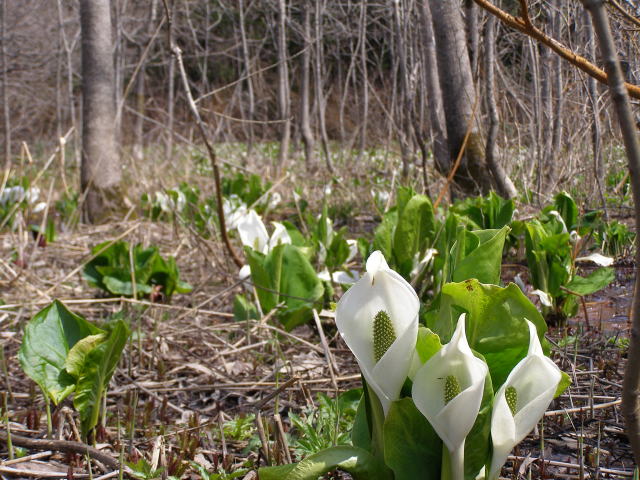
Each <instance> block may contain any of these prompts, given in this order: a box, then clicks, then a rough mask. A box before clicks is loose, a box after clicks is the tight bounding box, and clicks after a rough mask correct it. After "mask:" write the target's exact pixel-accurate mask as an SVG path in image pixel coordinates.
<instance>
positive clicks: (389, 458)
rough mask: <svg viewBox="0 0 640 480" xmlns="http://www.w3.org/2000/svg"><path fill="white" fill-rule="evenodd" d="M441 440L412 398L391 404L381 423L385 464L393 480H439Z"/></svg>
mask: <svg viewBox="0 0 640 480" xmlns="http://www.w3.org/2000/svg"><path fill="white" fill-rule="evenodd" d="M441 458H442V440H440V438H439V437H438V435H437V434H436V432H435V430H434V429H433V427H432V426H431V425H430V424H429V422H428V421H427V419H426V418H425V417H424V415H422V413H420V411H419V410H418V409H417V408H416V407H415V405H414V403H413V400H412V399H411V398H403V399H401V400H397V401H395V402H393V403H392V404H391V406H390V408H389V412H388V413H387V418H386V420H385V423H384V460H385V463H386V464H387V465H388V466H389V468H390V469H391V470H393V473H394V478H395V480H414V479H418V478H419V479H421V480H438V479H439V478H440V461H441Z"/></svg>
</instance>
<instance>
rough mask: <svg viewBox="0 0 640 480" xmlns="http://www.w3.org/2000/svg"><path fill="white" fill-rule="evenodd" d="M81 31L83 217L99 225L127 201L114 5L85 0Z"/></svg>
mask: <svg viewBox="0 0 640 480" xmlns="http://www.w3.org/2000/svg"><path fill="white" fill-rule="evenodd" d="M80 25H81V29H82V168H81V172H80V184H81V188H82V192H83V193H84V194H85V195H86V196H85V204H84V213H85V218H86V220H87V221H89V222H93V223H95V222H99V221H101V220H104V219H105V218H106V217H107V216H108V215H109V214H111V213H113V212H114V211H115V210H116V209H117V208H118V205H119V204H120V202H121V201H122V199H121V198H120V197H119V195H120V192H119V187H120V179H121V171H120V158H119V156H118V149H117V146H116V131H115V118H116V111H115V98H114V78H113V55H112V44H111V11H110V8H109V0H80Z"/></svg>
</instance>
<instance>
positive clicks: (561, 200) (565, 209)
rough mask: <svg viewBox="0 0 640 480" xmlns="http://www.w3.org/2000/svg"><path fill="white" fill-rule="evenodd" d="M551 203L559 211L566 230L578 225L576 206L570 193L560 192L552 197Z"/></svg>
mask: <svg viewBox="0 0 640 480" xmlns="http://www.w3.org/2000/svg"><path fill="white" fill-rule="evenodd" d="M553 205H554V207H555V209H556V210H557V211H558V213H560V216H561V217H562V219H563V220H564V223H565V225H566V226H567V229H568V230H573V229H574V228H575V227H576V226H577V225H578V206H577V205H576V202H575V201H574V200H573V198H572V197H571V195H569V194H568V193H567V192H560V193H558V194H557V195H556V196H555V197H554V198H553Z"/></svg>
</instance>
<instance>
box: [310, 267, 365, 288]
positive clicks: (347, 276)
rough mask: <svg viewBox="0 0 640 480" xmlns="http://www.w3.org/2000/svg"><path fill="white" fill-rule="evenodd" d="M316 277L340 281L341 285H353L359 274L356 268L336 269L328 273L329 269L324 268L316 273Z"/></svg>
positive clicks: (358, 278)
mask: <svg viewBox="0 0 640 480" xmlns="http://www.w3.org/2000/svg"><path fill="white" fill-rule="evenodd" d="M318 278H319V279H320V280H323V281H325V282H331V281H333V283H341V284H343V285H353V284H354V283H356V282H357V281H358V280H360V274H359V273H358V272H357V271H356V270H349V271H348V272H345V271H343V270H338V271H335V272H333V274H331V275H329V270H327V269H326V268H325V269H324V270H322V271H321V272H319V273H318Z"/></svg>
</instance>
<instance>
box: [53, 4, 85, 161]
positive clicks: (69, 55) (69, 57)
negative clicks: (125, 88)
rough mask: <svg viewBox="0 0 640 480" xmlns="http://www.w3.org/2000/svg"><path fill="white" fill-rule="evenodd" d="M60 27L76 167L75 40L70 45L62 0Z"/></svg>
mask: <svg viewBox="0 0 640 480" xmlns="http://www.w3.org/2000/svg"><path fill="white" fill-rule="evenodd" d="M57 6H58V25H59V28H60V37H61V38H62V45H63V46H64V52H65V55H66V62H67V96H68V102H69V120H70V121H71V126H72V127H73V128H74V129H75V130H76V131H75V132H74V133H73V153H74V159H75V162H76V165H77V164H78V162H79V161H80V157H81V154H80V142H79V138H80V135H79V132H78V128H77V127H78V119H77V112H76V105H75V100H74V98H75V96H74V94H73V44H75V40H74V41H73V42H72V43H70V42H69V40H68V38H67V34H66V32H65V29H64V21H63V18H62V0H58V2H57Z"/></svg>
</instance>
